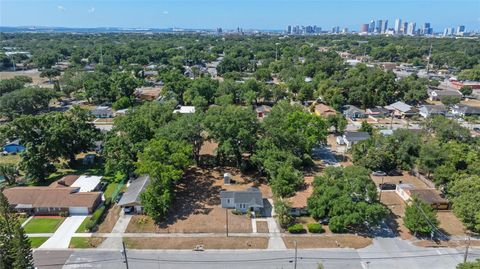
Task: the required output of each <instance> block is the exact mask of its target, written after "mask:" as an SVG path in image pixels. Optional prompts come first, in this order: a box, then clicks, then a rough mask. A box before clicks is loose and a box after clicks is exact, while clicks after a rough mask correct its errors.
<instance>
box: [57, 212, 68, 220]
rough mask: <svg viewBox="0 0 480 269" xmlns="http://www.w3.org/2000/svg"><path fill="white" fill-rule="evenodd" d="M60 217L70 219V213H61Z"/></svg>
mask: <svg viewBox="0 0 480 269" xmlns="http://www.w3.org/2000/svg"><path fill="white" fill-rule="evenodd" d="M59 215H60V217H64V218H66V217H68V215H69V214H68V211H62V212H60V214H59Z"/></svg>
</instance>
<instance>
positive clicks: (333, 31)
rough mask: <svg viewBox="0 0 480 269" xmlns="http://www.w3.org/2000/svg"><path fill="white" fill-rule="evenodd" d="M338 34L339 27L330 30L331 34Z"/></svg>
mask: <svg viewBox="0 0 480 269" xmlns="http://www.w3.org/2000/svg"><path fill="white" fill-rule="evenodd" d="M338 33H340V27H339V26H335V27H333V28H332V34H338Z"/></svg>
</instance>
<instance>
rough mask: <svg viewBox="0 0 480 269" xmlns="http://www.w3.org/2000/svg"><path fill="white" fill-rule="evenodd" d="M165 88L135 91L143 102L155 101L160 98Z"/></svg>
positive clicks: (142, 88) (148, 88)
mask: <svg viewBox="0 0 480 269" xmlns="http://www.w3.org/2000/svg"><path fill="white" fill-rule="evenodd" d="M162 88H163V87H140V88H137V89H136V90H135V96H136V97H137V98H138V99H140V100H143V101H154V100H157V99H158V98H160V95H161V93H162Z"/></svg>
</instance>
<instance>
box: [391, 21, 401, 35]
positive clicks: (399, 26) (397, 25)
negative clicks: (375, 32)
mask: <svg viewBox="0 0 480 269" xmlns="http://www.w3.org/2000/svg"><path fill="white" fill-rule="evenodd" d="M401 27H402V20H401V19H396V20H395V28H394V29H393V30H394V31H395V34H399V33H400V28H401Z"/></svg>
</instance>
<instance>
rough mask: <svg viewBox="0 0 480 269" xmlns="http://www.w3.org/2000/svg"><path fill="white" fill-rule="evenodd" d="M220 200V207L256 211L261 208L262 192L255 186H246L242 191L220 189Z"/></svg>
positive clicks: (240, 210)
mask: <svg viewBox="0 0 480 269" xmlns="http://www.w3.org/2000/svg"><path fill="white" fill-rule="evenodd" d="M220 201H221V203H222V208H234V209H235V210H236V211H239V212H242V213H245V212H247V210H250V211H252V212H258V211H260V210H261V209H262V208H263V197H262V193H261V192H260V190H259V189H257V188H248V189H247V190H244V191H221V192H220Z"/></svg>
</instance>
